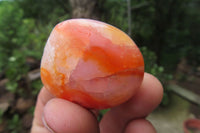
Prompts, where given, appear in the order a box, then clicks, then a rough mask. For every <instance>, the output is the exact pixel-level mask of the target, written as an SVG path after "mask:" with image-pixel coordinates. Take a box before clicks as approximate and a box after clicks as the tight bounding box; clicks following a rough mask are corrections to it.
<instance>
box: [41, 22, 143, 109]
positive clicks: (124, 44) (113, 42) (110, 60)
mask: <svg viewBox="0 0 200 133" xmlns="http://www.w3.org/2000/svg"><path fill="white" fill-rule="evenodd" d="M143 75H144V61H143V57H142V54H141V53H140V51H139V49H138V47H137V46H136V44H135V43H134V42H133V41H132V40H131V39H130V38H129V37H128V36H127V35H126V34H125V33H124V32H122V31H120V30H119V29H117V28H115V27H113V26H111V25H108V24H106V23H103V22H99V21H95V20H89V19H71V20H67V21H64V22H61V23H59V24H58V25H56V27H55V28H54V29H53V31H52V32H51V34H50V37H49V39H48V41H47V43H46V46H45V49H44V53H43V57H42V62H41V78H42V82H43V84H44V86H45V87H46V88H47V89H48V90H49V91H50V92H51V93H52V94H54V95H55V96H57V97H60V98H63V99H67V100H69V101H72V102H75V103H78V104H80V105H82V106H84V107H86V108H95V109H103V108H109V107H113V106H116V105H119V104H121V103H123V102H125V101H127V100H128V99H129V98H130V97H132V96H133V95H134V93H135V92H136V91H137V89H138V88H139V86H140V84H141V82H142V79H143Z"/></svg>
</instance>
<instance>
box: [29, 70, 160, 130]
mask: <svg viewBox="0 0 200 133" xmlns="http://www.w3.org/2000/svg"><path fill="white" fill-rule="evenodd" d="M162 96H163V87H162V85H161V83H160V82H159V81H158V80H157V79H156V78H155V77H154V76H152V75H150V74H147V73H145V75H144V80H143V83H142V85H141V87H140V89H139V91H138V92H137V94H136V95H134V97H132V98H131V99H130V100H129V101H128V102H126V103H123V104H121V105H119V106H117V107H114V108H111V109H110V111H108V112H107V113H106V114H105V115H104V116H103V118H102V120H101V121H100V123H98V121H97V119H96V116H95V113H94V111H92V110H87V109H85V108H83V107H82V106H80V105H77V104H75V103H72V102H69V101H67V100H63V99H59V98H54V97H53V96H52V95H51V94H50V93H49V92H48V91H47V90H46V89H45V88H44V87H43V88H42V90H41V91H40V94H39V96H38V100H37V104H36V108H35V113H34V120H33V126H32V129H31V133H52V132H53V133H156V131H155V129H154V127H153V126H152V125H151V123H150V122H148V121H147V120H145V117H146V116H147V115H148V114H149V113H151V112H152V111H153V110H154V109H155V108H156V107H157V106H158V105H159V103H160V102H161V99H162Z"/></svg>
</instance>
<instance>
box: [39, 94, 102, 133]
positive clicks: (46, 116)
mask: <svg viewBox="0 0 200 133" xmlns="http://www.w3.org/2000/svg"><path fill="white" fill-rule="evenodd" d="M43 123H44V125H45V127H46V128H47V129H48V130H49V131H50V132H53V133H99V127H98V122H97V120H96V118H95V116H94V115H93V114H92V113H91V112H90V111H88V110H87V109H85V108H83V107H81V106H79V105H77V104H74V103H72V102H69V101H67V100H63V99H59V98H54V99H52V100H50V101H49V102H48V103H47V104H46V105H45V107H44V112H43Z"/></svg>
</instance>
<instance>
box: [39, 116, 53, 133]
mask: <svg viewBox="0 0 200 133" xmlns="http://www.w3.org/2000/svg"><path fill="white" fill-rule="evenodd" d="M42 122H43V124H44V126H45V127H46V128H47V130H49V132H51V133H55V132H54V131H53V130H52V129H51V128H50V127H49V126H48V124H47V122H46V121H45V118H44V116H42Z"/></svg>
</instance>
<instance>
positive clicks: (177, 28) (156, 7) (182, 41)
mask: <svg viewBox="0 0 200 133" xmlns="http://www.w3.org/2000/svg"><path fill="white" fill-rule="evenodd" d="M141 5H144V6H141ZM96 6H97V9H98V11H97V12H98V14H99V19H100V20H101V21H105V22H107V23H110V24H112V25H114V26H116V27H118V28H120V29H122V30H123V31H124V32H127V31H128V28H129V27H128V23H127V21H128V17H127V4H126V1H125V0H99V1H98V2H97V5H96ZM131 7H132V11H131V12H132V18H131V20H132V28H131V31H132V35H131V37H132V38H133V40H134V41H135V42H136V44H137V45H138V46H139V47H140V48H141V52H142V53H143V56H144V60H145V68H146V72H149V73H152V74H153V75H155V76H157V77H158V78H159V79H160V80H161V81H162V82H163V84H164V85H165V84H167V82H168V81H169V80H171V79H173V74H174V73H175V70H176V67H177V64H178V62H179V61H180V60H181V59H182V58H186V59H187V60H188V62H189V63H190V64H191V65H192V66H193V69H194V71H197V68H198V67H199V65H200V45H199V43H200V38H199V36H200V30H199V29H200V15H199V8H200V2H199V1H198V0H167V1H166V0H149V1H147V0H135V1H132V2H131ZM71 10H72V8H71V6H70V3H69V1H68V0H48V1H47V0H11V1H6V0H3V1H0V79H4V78H7V79H9V81H8V82H7V84H6V90H8V91H9V92H12V93H13V94H14V95H15V98H19V97H24V98H27V97H29V98H32V99H34V100H35V99H36V96H37V94H38V92H39V89H40V88H41V86H42V83H41V81H40V80H36V81H33V82H32V83H29V82H28V81H27V73H28V72H29V71H30V70H33V69H36V68H39V64H40V59H41V57H42V52H43V48H44V45H45V42H46V40H47V38H48V36H49V34H50V32H51V30H52V28H53V27H54V26H55V25H56V24H57V23H59V22H60V21H63V20H66V19H69V18H71V17H72V16H71ZM30 60H32V62H33V64H34V65H33V64H31V63H30ZM27 88H28V89H27ZM168 91H169V90H167V89H166V90H165V94H164V99H163V102H162V105H167V104H168V103H169V97H168ZM30 110H34V106H33V107H31V108H30ZM30 112H33V111H29V113H30ZM104 113H105V111H104ZM5 114H6V115H5ZM21 116H22V114H20V113H19V112H17V111H16V110H9V111H7V112H2V111H0V123H2V122H3V120H4V121H6V125H8V128H7V129H6V130H5V132H12V133H18V132H25V131H24V130H23V129H21V128H20V126H19V123H21V121H20V117H21ZM8 118H10V120H7V119H8Z"/></svg>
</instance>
